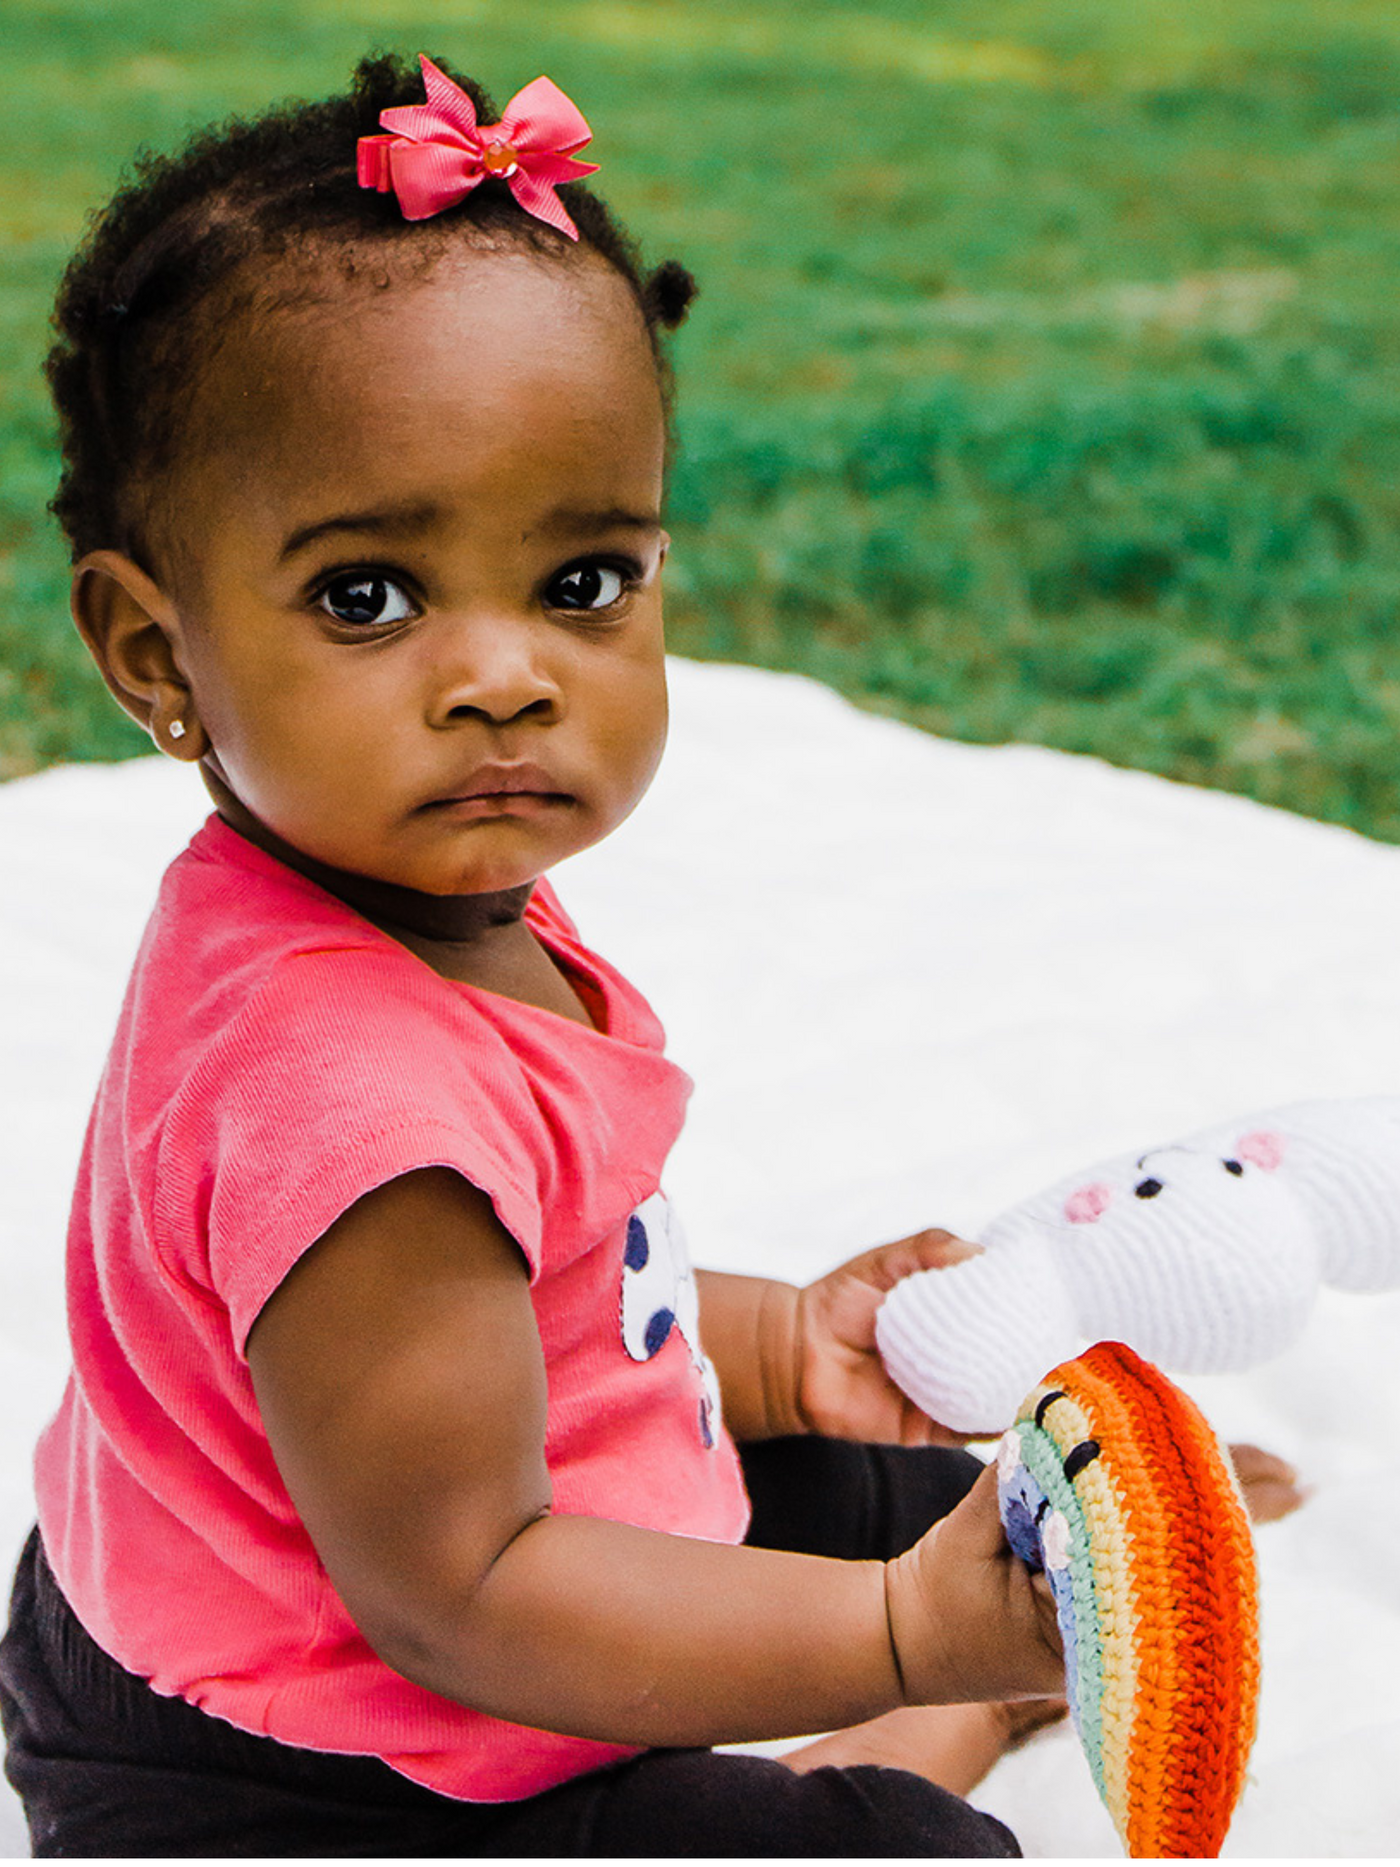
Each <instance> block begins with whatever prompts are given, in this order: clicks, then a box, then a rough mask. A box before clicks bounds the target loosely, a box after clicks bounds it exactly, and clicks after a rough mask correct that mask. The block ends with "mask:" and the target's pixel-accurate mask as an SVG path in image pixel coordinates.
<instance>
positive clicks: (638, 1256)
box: [622, 1212, 651, 1271]
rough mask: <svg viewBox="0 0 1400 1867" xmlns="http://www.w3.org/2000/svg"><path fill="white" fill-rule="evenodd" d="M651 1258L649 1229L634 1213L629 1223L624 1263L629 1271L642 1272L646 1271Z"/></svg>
mask: <svg viewBox="0 0 1400 1867" xmlns="http://www.w3.org/2000/svg"><path fill="white" fill-rule="evenodd" d="M650 1256H651V1245H650V1244H649V1243H648V1241H647V1228H646V1227H645V1226H644V1225H643V1224H642V1222H641V1220H640V1219H639V1218H638V1217H637V1215H636V1213H635V1212H634V1213H633V1214H632V1216H631V1218H630V1219H629V1220H628V1221H627V1249H626V1252H625V1253H624V1254H623V1259H622V1261H623V1263H624V1264H625V1265H626V1266H627V1268H628V1270H629V1271H641V1270H645V1269H646V1262H647V1259H648V1258H649V1257H650Z"/></svg>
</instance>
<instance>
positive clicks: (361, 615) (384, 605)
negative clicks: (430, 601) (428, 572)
mask: <svg viewBox="0 0 1400 1867" xmlns="http://www.w3.org/2000/svg"><path fill="white" fill-rule="evenodd" d="M317 601H318V602H319V603H320V605H321V608H322V609H323V610H325V612H326V614H327V615H328V616H334V617H335V619H336V621H337V622H343V623H347V624H349V625H350V626H351V627H352V628H361V629H368V628H374V627H375V626H376V625H382V624H384V623H388V622H403V621H404V620H405V619H406V618H407V617H409V616H411V615H412V614H413V605H412V603H411V602H410V601H409V599H408V597H407V596H406V595H405V593H404V592H403V590H401V589H400V587H399V586H398V584H396V583H395V582H394V580H393V578H392V577H381V576H378V575H376V574H374V573H372V572H367V571H354V572H350V573H347V574H346V575H345V576H343V577H333V578H332V579H331V581H330V582H329V583H328V584H327V585H326V587H325V589H324V590H323V591H322V592H321V594H320V596H319V597H318V598H317Z"/></svg>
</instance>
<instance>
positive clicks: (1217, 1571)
mask: <svg viewBox="0 0 1400 1867" xmlns="http://www.w3.org/2000/svg"><path fill="white" fill-rule="evenodd" d="M1046 1384H1047V1385H1048V1386H1051V1387H1056V1386H1058V1387H1062V1388H1064V1389H1065V1391H1066V1394H1067V1395H1068V1396H1069V1397H1071V1398H1072V1399H1073V1400H1074V1401H1075V1402H1077V1403H1078V1409H1079V1411H1081V1412H1082V1414H1083V1415H1084V1417H1085V1419H1086V1421H1087V1422H1088V1423H1089V1424H1090V1427H1091V1430H1092V1436H1093V1437H1094V1438H1095V1439H1096V1440H1097V1441H1098V1442H1099V1445H1100V1447H1101V1452H1100V1459H1101V1462H1102V1465H1103V1467H1104V1469H1105V1471H1106V1473H1107V1475H1108V1476H1109V1478H1110V1480H1111V1482H1112V1487H1113V1490H1114V1492H1115V1494H1116V1495H1117V1497H1118V1499H1119V1500H1120V1503H1121V1507H1122V1517H1123V1520H1124V1522H1125V1524H1126V1529H1127V1535H1128V1538H1129V1541H1130V1544H1131V1551H1132V1554H1131V1566H1132V1570H1133V1576H1134V1589H1133V1601H1134V1608H1135V1611H1136V1617H1137V1626H1136V1630H1135V1635H1134V1642H1133V1644H1134V1649H1135V1655H1136V1669H1135V1670H1136V1675H1137V1690H1136V1696H1135V1706H1134V1717H1133V1722H1132V1733H1131V1738H1130V1742H1129V1750H1128V1759H1127V1767H1126V1789H1127V1795H1126V1806H1125V1807H1123V1808H1122V1809H1112V1810H1111V1812H1112V1813H1113V1814H1114V1817H1115V1820H1116V1821H1117V1822H1118V1825H1119V1828H1120V1832H1121V1833H1122V1836H1123V1840H1124V1844H1125V1846H1126V1847H1127V1849H1128V1852H1129V1853H1130V1854H1131V1855H1133V1856H1134V1857H1135V1858H1153V1857H1162V1856H1176V1857H1181V1856H1188V1857H1189V1856H1198V1857H1199V1856H1203V1855H1215V1854H1217V1853H1218V1852H1219V1850H1220V1846H1221V1843H1222V1842H1223V1841H1224V1838H1225V1833H1226V1830H1227V1829H1228V1827H1229V1823H1230V1817H1231V1814H1232V1813H1233V1811H1234V1807H1235V1803H1236V1801H1237V1800H1238V1797H1239V1793H1240V1790H1241V1788H1242V1787H1243V1780H1244V1766H1245V1762H1246V1759H1247V1757H1248V1754H1249V1748H1250V1744H1251V1743H1252V1741H1253V1735H1254V1724H1255V1714H1256V1707H1257V1696H1258V1677H1259V1651H1258V1624H1257V1608H1256V1602H1257V1577H1256V1573H1255V1565H1254V1547H1253V1540H1252V1537H1251V1534H1250V1529H1249V1521H1248V1517H1247V1515H1246V1512H1245V1510H1244V1506H1243V1503H1242V1501H1241V1499H1240V1496H1239V1492H1238V1488H1237V1486H1236V1484H1235V1481H1234V1475H1233V1472H1232V1471H1231V1469H1230V1466H1229V1462H1228V1459H1227V1458H1226V1457H1225V1456H1224V1455H1223V1453H1222V1451H1221V1449H1220V1447H1219V1445H1218V1442H1217V1441H1216V1438H1215V1435H1214V1433H1213V1432H1212V1431H1211V1429H1210V1427H1209V1425H1208V1424H1207V1423H1206V1421H1205V1419H1204V1418H1203V1416H1202V1415H1201V1413H1200V1411H1199V1409H1198V1408H1197V1407H1196V1406H1195V1404H1194V1403H1193V1402H1192V1401H1191V1400H1190V1399H1188V1397H1187V1396H1186V1395H1185V1394H1183V1393H1182V1392H1181V1391H1180V1389H1179V1388H1176V1387H1174V1386H1173V1385H1172V1384H1171V1383H1170V1382H1169V1381H1167V1380H1166V1378H1165V1377H1164V1376H1162V1375H1161V1374H1159V1373H1158V1372H1157V1370H1156V1369H1154V1368H1152V1367H1150V1366H1149V1364H1148V1363H1146V1362H1144V1361H1142V1360H1141V1359H1140V1358H1139V1357H1138V1356H1137V1355H1135V1354H1133V1352H1132V1351H1131V1350H1130V1349H1127V1348H1125V1347H1123V1346H1122V1345H1121V1344H1119V1343H1100V1344H1098V1345H1097V1346H1096V1347H1095V1348H1092V1349H1090V1350H1089V1351H1088V1352H1087V1353H1086V1354H1085V1355H1083V1356H1080V1357H1079V1358H1078V1359H1077V1360H1075V1361H1073V1362H1068V1363H1066V1364H1065V1365H1064V1366H1063V1367H1061V1368H1058V1369H1056V1370H1055V1372H1054V1373H1053V1374H1052V1375H1051V1376H1049V1377H1048V1381H1047V1383H1046ZM1064 1411H1066V1412H1069V1411H1070V1410H1069V1409H1064ZM1054 1421H1055V1410H1054V1409H1053V1408H1052V1409H1051V1410H1050V1412H1049V1413H1048V1414H1047V1416H1046V1424H1047V1426H1049V1425H1051V1424H1052V1423H1053V1422H1054ZM1066 1424H1068V1422H1066ZM1077 1425H1078V1422H1075V1426H1076V1428H1077ZM1056 1437H1057V1441H1058V1438H1059V1435H1058V1433H1057V1435H1056ZM1066 1449H1067V1450H1068V1448H1066Z"/></svg>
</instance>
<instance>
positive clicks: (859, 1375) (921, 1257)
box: [795, 1229, 979, 1446]
mask: <svg viewBox="0 0 1400 1867" xmlns="http://www.w3.org/2000/svg"><path fill="white" fill-rule="evenodd" d="M978 1249H979V1247H978V1246H976V1245H970V1244H967V1243H966V1242H965V1241H964V1240H963V1239H961V1238H954V1237H953V1235H952V1234H951V1233H950V1232H944V1231H939V1230H936V1229H935V1230H929V1231H925V1232H915V1233H914V1235H913V1236H912V1237H911V1238H901V1239H900V1240H899V1241H898V1242H897V1243H896V1244H892V1245H879V1246H877V1247H876V1249H875V1250H873V1251H867V1252H865V1253H863V1254H862V1255H861V1256H860V1257H858V1258H852V1260H851V1262H850V1263H849V1264H843V1265H841V1267H840V1268H839V1269H838V1270H834V1271H831V1272H829V1273H828V1274H827V1276H825V1277H823V1278H821V1279H819V1281H818V1282H816V1283H814V1284H809V1285H808V1286H807V1288H806V1289H805V1290H800V1291H799V1292H798V1293H797V1308H796V1324H795V1326H796V1403H797V1412H798V1415H799V1417H800V1419H801V1421H802V1423H803V1425H804V1426H805V1427H806V1428H807V1430H808V1431H809V1432H812V1433H821V1434H824V1435H825V1436H826V1437H827V1438H830V1439H857V1440H862V1441H864V1442H866V1443H883V1444H886V1445H899V1446H960V1445H963V1444H964V1443H965V1442H966V1435H964V1434H960V1433H954V1432H950V1431H949V1430H948V1428H946V1427H944V1426H941V1425H939V1423H938V1422H937V1421H935V1420H931V1419H930V1418H929V1417H928V1415H927V1414H926V1413H924V1412H923V1411H922V1410H921V1409H920V1408H919V1407H917V1406H916V1405H915V1403H914V1402H913V1401H912V1400H910V1399H909V1398H908V1396H907V1395H906V1394H905V1393H903V1391H902V1390H901V1389H900V1388H898V1387H896V1386H895V1384H894V1382H893V1381H892V1380H891V1379H890V1377H889V1375H888V1374H886V1372H885V1367H884V1363H883V1362H882V1361H881V1360H880V1351H879V1349H878V1348H877V1347H876V1345H875V1312H876V1310H877V1309H879V1307H880V1303H881V1300H882V1299H883V1297H884V1296H885V1293H886V1292H887V1291H888V1290H890V1289H892V1288H893V1287H894V1285H895V1284H897V1283H898V1282H899V1280H900V1279H901V1278H902V1277H908V1276H910V1275H911V1274H912V1273H913V1272H915V1271H926V1270H935V1269H942V1268H943V1267H944V1266H946V1265H949V1264H959V1263H961V1262H962V1260H963V1259H964V1258H970V1257H973V1256H975V1255H976V1253H977V1251H978Z"/></svg>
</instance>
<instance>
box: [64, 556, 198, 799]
mask: <svg viewBox="0 0 1400 1867" xmlns="http://www.w3.org/2000/svg"><path fill="white" fill-rule="evenodd" d="M70 600H71V605H72V610H73V620H74V622H76V623H77V625H78V633H79V634H80V635H81V636H82V638H83V640H84V642H86V644H87V647H88V652H89V653H90V654H91V656H92V658H93V660H94V661H95V662H96V663H97V665H98V668H99V669H100V670H101V673H102V678H103V680H104V681H105V682H106V683H107V686H108V688H109V689H110V690H111V693H112V695H113V697H114V698H115V700H116V701H117V704H118V705H119V706H120V707H121V708H122V709H123V711H125V712H127V713H129V714H130V715H131V717H132V719H134V720H135V721H136V724H137V725H138V726H140V727H142V728H144V730H145V731H146V732H148V733H149V734H150V735H151V737H152V739H153V740H154V741H155V743H156V746H157V747H158V749H159V750H160V751H162V752H164V753H166V754H167V755H168V756H169V757H171V758H176V759H181V760H184V761H185V762H187V763H190V764H193V763H195V762H196V761H197V760H198V759H201V758H203V756H204V754H205V753H206V752H207V751H208V750H209V738H208V735H207V734H206V732H205V731H204V728H203V726H202V724H201V723H200V719H199V715H198V713H197V712H196V710H195V705H194V696H193V694H192V693H191V692H190V686H189V682H188V681H187V680H186V678H185V676H184V673H183V671H182V669H181V667H180V661H179V639H180V618H179V612H178V611H177V609H176V607H175V605H174V603H173V602H172V601H171V600H170V598H169V597H168V596H166V595H165V593H164V591H162V590H161V589H160V588H159V586H158V585H157V584H156V583H154V582H153V581H152V579H151V578H150V577H149V576H148V575H147V574H146V572H145V571H143V570H142V569H141V566H140V565H139V564H137V563H136V562H135V561H134V560H133V559H131V558H129V557H125V556H123V555H122V553H121V552H120V551H89V552H88V554H87V556H86V557H84V558H82V559H80V560H79V562H78V564H77V565H76V566H75V568H74V571H73V588H72V594H71V599H70Z"/></svg>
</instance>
